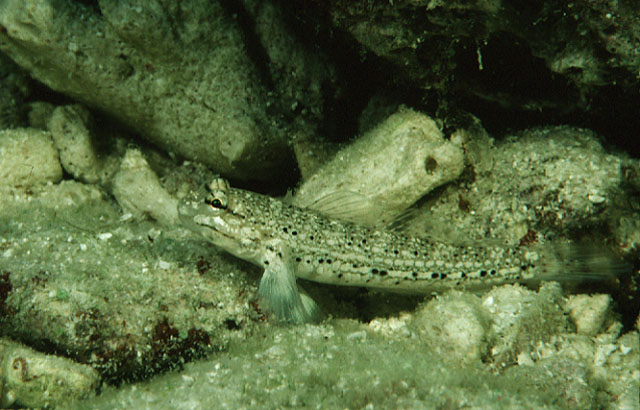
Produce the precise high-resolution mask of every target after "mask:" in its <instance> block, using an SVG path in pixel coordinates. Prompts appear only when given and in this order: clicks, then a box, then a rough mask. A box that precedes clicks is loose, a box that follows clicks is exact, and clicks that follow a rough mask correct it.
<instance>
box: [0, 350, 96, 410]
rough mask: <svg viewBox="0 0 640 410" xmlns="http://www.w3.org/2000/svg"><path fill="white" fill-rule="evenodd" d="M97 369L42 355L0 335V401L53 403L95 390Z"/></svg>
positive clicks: (30, 404) (35, 404)
mask: <svg viewBox="0 0 640 410" xmlns="http://www.w3.org/2000/svg"><path fill="white" fill-rule="evenodd" d="M99 386H100V377H99V376H98V372H96V371H95V370H94V369H92V368H91V367H90V366H86V365H82V364H79V363H75V362H73V361H71V360H69V359H66V358H63V357H58V356H53V355H46V354H43V353H40V352H37V351H35V350H33V349H30V348H28V347H27V346H24V345H22V344H20V343H16V342H13V341H11V340H9V339H6V338H2V339H0V393H2V396H1V397H0V405H1V406H2V407H3V408H4V407H6V406H11V405H12V404H14V403H15V404H17V405H21V406H25V407H49V406H51V407H55V406H57V405H60V404H62V403H64V402H69V401H72V400H78V399H82V398H86V397H89V396H92V395H94V394H95V392H96V390H97V388H98V387H99Z"/></svg>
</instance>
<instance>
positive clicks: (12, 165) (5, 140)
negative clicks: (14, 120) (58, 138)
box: [0, 128, 62, 187]
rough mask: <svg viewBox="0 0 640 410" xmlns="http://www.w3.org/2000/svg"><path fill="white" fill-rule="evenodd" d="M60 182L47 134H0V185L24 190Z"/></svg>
mask: <svg viewBox="0 0 640 410" xmlns="http://www.w3.org/2000/svg"><path fill="white" fill-rule="evenodd" d="M61 179H62V167H61V166H60V160H59V159H58V151H57V150H56V149H55V147H54V146H53V141H52V139H51V135H50V134H49V133H48V132H44V131H40V130H36V129H33V128H20V129H5V130H0V185H4V186H22V187H25V186H33V185H40V184H45V183H47V182H58V181H60V180H61Z"/></svg>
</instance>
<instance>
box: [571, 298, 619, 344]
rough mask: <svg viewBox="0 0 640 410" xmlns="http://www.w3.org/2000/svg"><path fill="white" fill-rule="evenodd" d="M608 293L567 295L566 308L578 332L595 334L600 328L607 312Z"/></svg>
mask: <svg viewBox="0 0 640 410" xmlns="http://www.w3.org/2000/svg"><path fill="white" fill-rule="evenodd" d="M610 305H611V296H609V295H573V296H570V297H569V301H568V302H567V308H568V309H569V312H570V314H571V320H573V323H575V325H576V330H577V331H578V333H580V334H583V335H587V336H595V335H597V334H598V333H600V331H601V330H602V327H603V325H604V322H605V319H607V316H608V313H609V307H610Z"/></svg>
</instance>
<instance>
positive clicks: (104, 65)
mask: <svg viewBox="0 0 640 410" xmlns="http://www.w3.org/2000/svg"><path fill="white" fill-rule="evenodd" d="M165 3H166V4H165ZM98 7H99V8H100V13H96V12H95V11H94V10H92V9H91V8H90V7H87V6H85V5H83V4H80V3H78V2H73V1H70V0H61V1H53V0H37V1H31V2H28V3H25V2H23V1H18V0H7V1H3V2H2V3H0V25H1V26H2V27H3V30H2V31H1V32H0V49H1V50H2V51H4V52H5V53H7V54H8V55H9V56H10V57H11V58H12V59H13V60H14V61H16V62H17V63H18V64H19V65H21V66H22V67H23V68H25V69H26V70H27V71H29V73H30V74H31V75H32V76H33V77H34V78H36V79H38V80H39V81H42V82H43V83H45V84H46V85H48V86H49V87H51V88H53V89H54V90H57V91H59V92H62V93H64V94H67V95H69V96H71V97H72V98H74V99H76V100H79V101H82V102H84V103H86V104H87V105H89V106H92V107H96V108H99V109H101V110H102V111H104V112H106V113H108V114H110V115H112V116H113V117H115V118H117V119H119V120H120V121H122V122H124V123H126V124H128V125H129V126H130V127H131V128H132V129H134V130H136V131H137V132H139V133H140V135H142V136H143V137H145V138H147V139H148V140H150V141H153V142H154V143H156V144H158V145H159V146H161V147H163V148H164V149H165V150H167V151H170V152H175V153H177V154H179V155H182V156H185V157H187V158H191V159H196V160H199V161H201V162H204V163H207V164H208V165H210V166H212V167H214V168H215V169H216V170H218V171H219V172H224V173H226V174H228V175H231V176H235V177H240V178H249V179H268V178H269V177H271V176H272V172H273V171H274V169H276V168H278V167H280V166H282V161H281V160H280V159H281V158H282V155H283V152H286V151H287V149H288V148H287V138H288V137H287V135H286V132H285V130H284V129H283V127H282V126H281V125H280V124H278V121H277V119H275V118H269V117H268V116H267V114H266V112H265V107H267V106H269V105H271V104H272V103H273V102H272V101H270V99H273V100H274V101H277V96H274V97H275V98H271V97H269V96H268V93H267V90H266V87H265V86H264V84H263V83H262V81H261V80H260V78H259V76H260V74H259V73H258V71H257V70H256V67H255V65H254V64H253V62H252V60H251V58H250V57H249V56H248V53H247V52H246V48H245V45H244V43H243V41H244V36H243V34H242V31H241V28H240V27H239V25H238V22H237V20H235V19H234V18H233V17H232V16H231V13H229V12H228V10H226V9H225V8H224V7H223V5H222V4H221V3H219V2H209V1H199V0H193V1H190V2H188V3H185V2H180V3H174V2H164V1H160V2H153V3H149V2H137V1H101V2H100V3H99V6H98ZM176 15H179V16H180V17H179V18H176ZM174 19H177V20H180V23H176V20H174Z"/></svg>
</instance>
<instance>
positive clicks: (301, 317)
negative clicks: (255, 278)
mask: <svg viewBox="0 0 640 410" xmlns="http://www.w3.org/2000/svg"><path fill="white" fill-rule="evenodd" d="M269 253H271V252H269ZM280 255H282V252H275V251H274V252H273V255H272V256H273V257H271V258H268V257H267V261H268V265H266V266H265V270H264V274H263V275H262V279H261V280H260V288H259V289H258V293H259V295H260V302H261V305H262V306H263V307H264V308H265V309H266V310H267V311H268V312H269V313H271V314H272V315H273V316H274V317H275V318H276V320H278V321H279V322H284V323H291V324H300V323H307V322H312V321H315V320H317V319H318V318H319V317H320V310H319V308H318V306H317V305H316V303H315V302H314V301H313V299H311V297H310V296H309V295H307V294H306V293H305V292H304V291H302V293H301V292H300V290H299V289H298V285H297V284H296V277H295V273H294V271H293V269H292V268H291V266H290V264H289V263H288V262H287V260H286V258H283V257H282V256H280Z"/></svg>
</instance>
